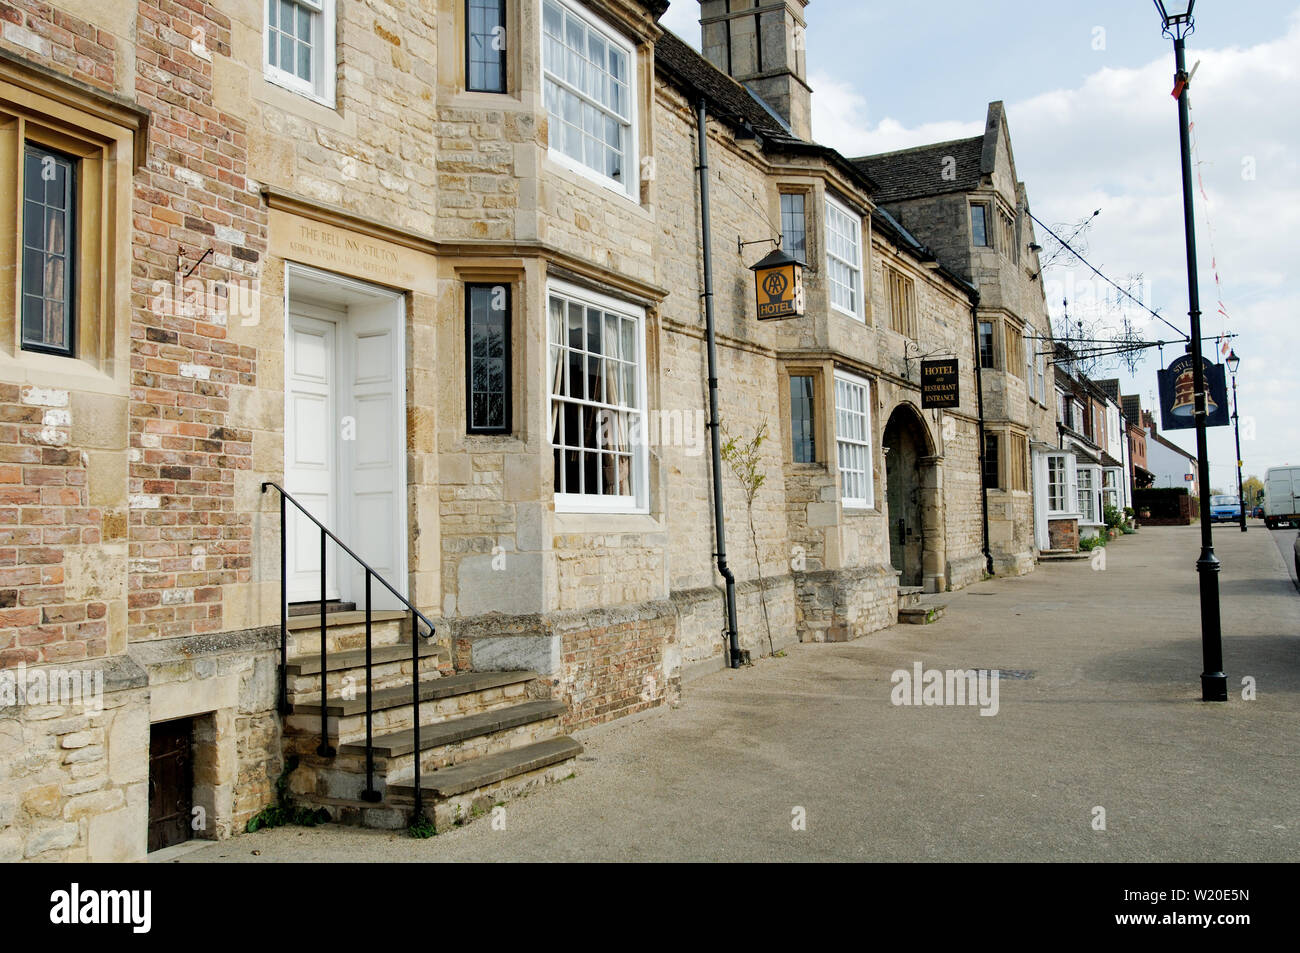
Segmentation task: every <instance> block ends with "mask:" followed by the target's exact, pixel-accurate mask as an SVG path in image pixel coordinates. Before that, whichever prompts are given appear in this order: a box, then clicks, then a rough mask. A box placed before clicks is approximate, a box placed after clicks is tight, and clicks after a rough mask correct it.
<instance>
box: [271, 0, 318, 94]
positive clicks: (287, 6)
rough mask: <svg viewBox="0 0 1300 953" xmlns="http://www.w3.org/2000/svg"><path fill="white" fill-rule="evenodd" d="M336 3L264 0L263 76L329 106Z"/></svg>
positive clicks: (306, 0) (314, 0)
mask: <svg viewBox="0 0 1300 953" xmlns="http://www.w3.org/2000/svg"><path fill="white" fill-rule="evenodd" d="M334 3H335V0H266V62H265V66H266V76H267V78H268V79H270V80H271V81H272V82H274V83H276V84H278V85H280V86H285V87H287V88H289V89H292V90H294V91H295V92H299V93H302V94H304V95H306V96H310V97H312V98H313V99H317V100H320V101H322V102H325V103H327V104H329V105H333V99H334Z"/></svg>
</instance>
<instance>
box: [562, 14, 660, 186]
mask: <svg viewBox="0 0 1300 953" xmlns="http://www.w3.org/2000/svg"><path fill="white" fill-rule="evenodd" d="M632 69H633V55H632V50H631V48H630V47H629V46H627V45H626V44H624V43H623V42H622V41H621V40H618V39H616V38H615V34H614V33H613V31H611V30H608V29H605V28H603V27H602V26H599V25H598V24H597V22H596V21H595V20H594V18H589V17H587V16H584V15H583V14H580V13H579V12H578V8H577V7H576V5H572V4H570V3H568V2H562V0H545V2H544V3H543V5H542V70H543V73H544V76H545V82H544V84H543V87H544V88H543V95H544V98H545V101H546V115H547V128H548V130H549V135H550V147H551V149H552V151H554V152H556V153H559V154H560V155H563V156H566V157H567V158H568V159H570V160H572V161H573V162H575V163H577V164H578V165H580V166H582V167H583V168H585V169H587V170H588V171H590V172H592V173H594V174H595V175H596V176H597V177H599V178H601V179H603V180H606V181H607V182H608V183H609V184H611V185H612V186H613V187H616V188H618V189H619V190H620V191H624V192H627V193H629V194H631V193H632V189H633V188H634V187H635V186H636V185H637V182H638V176H637V175H636V169H635V164H636V160H635V155H634V152H635V148H634V143H633V135H632V129H633V121H632V119H633V101H634V96H635V90H634V88H633V83H632Z"/></svg>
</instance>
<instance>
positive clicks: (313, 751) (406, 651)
mask: <svg viewBox="0 0 1300 953" xmlns="http://www.w3.org/2000/svg"><path fill="white" fill-rule="evenodd" d="M318 608H319V607H317V609H318ZM329 608H330V609H332V610H333V611H330V612H328V613H327V615H326V619H325V631H324V632H323V633H322V632H321V629H320V622H321V619H320V615H319V611H317V612H316V613H314V614H306V615H297V616H292V617H290V619H289V622H288V628H289V633H290V637H291V643H290V652H291V656H292V657H291V658H290V659H289V660H288V661H287V663H286V666H285V679H286V686H287V688H288V696H289V697H288V701H289V711H288V713H287V714H286V715H285V716H284V719H283V727H284V730H283V733H282V745H283V748H284V751H285V754H286V755H294V756H296V757H297V767H296V769H295V770H294V772H293V774H292V775H291V776H290V778H289V790H290V793H291V796H292V798H293V801H294V803H295V804H298V805H301V806H304V807H318V808H324V809H325V810H326V811H328V812H329V815H330V817H331V819H332V820H334V821H338V822H341V823H350V824H361V825H364V826H366V827H378V828H384V829H397V828H401V827H404V826H406V824H407V823H409V821H410V820H411V817H412V813H413V809H414V803H415V801H414V790H413V788H412V783H413V779H414V777H415V768H416V759H417V758H418V759H419V767H420V772H421V780H422V782H424V783H422V784H421V788H422V791H423V793H422V795H421V797H422V800H423V806H424V809H425V815H426V817H427V818H430V819H433V821H434V823H435V825H437V827H438V829H445V828H446V827H449V826H451V825H452V824H456V823H461V822H463V821H464V820H467V819H469V818H470V817H473V816H477V815H478V814H479V813H483V812H484V811H485V810H486V806H490V805H492V804H495V803H497V802H499V801H501V800H504V799H506V798H508V797H512V796H514V795H516V794H520V793H523V792H525V791H528V790H532V789H533V788H535V787H537V786H538V785H541V784H545V783H547V782H549V781H555V780H559V779H562V778H564V777H568V776H570V775H572V774H573V769H574V759H575V758H576V757H577V752H579V751H581V750H582V748H581V746H580V745H578V743H577V742H575V741H573V740H572V739H570V738H567V737H565V736H564V735H563V718H564V715H565V714H566V713H567V711H568V708H567V706H566V705H565V704H564V703H563V702H561V701H553V700H551V699H549V698H546V697H544V696H545V695H547V694H549V689H548V687H547V686H546V685H545V684H544V683H542V682H540V681H539V680H538V678H537V675H536V673H534V672H531V671H505V672H497V671H483V672H463V673H460V674H451V670H450V666H449V665H448V663H447V662H446V661H445V659H444V657H443V656H444V655H445V653H444V652H442V651H440V646H439V645H438V644H437V643H436V642H430V641H426V640H424V639H421V641H420V645H419V648H418V662H417V660H416V659H414V658H412V647H411V641H410V639H411V632H410V622H409V618H410V616H409V613H406V612H391V611H383V612H379V611H375V612H372V613H371V674H372V679H371V685H370V691H369V693H368V694H367V691H366V669H365V662H366V652H365V644H366V629H365V613H364V612H357V611H354V610H352V609H351V608H350V607H349V606H347V605H339V606H331V607H329ZM322 637H323V638H324V640H325V645H326V649H327V657H326V660H325V665H324V671H322V666H321V660H320V646H321V639H322ZM445 647H446V646H445V645H444V646H442V648H443V649H445ZM417 669H418V671H417ZM413 678H415V679H417V681H416V682H415V684H414V686H413V685H412V679H413ZM413 688H415V690H416V691H418V692H419V699H420V743H419V750H418V751H417V750H416V744H415V720H414V715H415V706H414V704H413V703H412V689H413ZM322 696H324V700H323V701H322ZM367 698H369V702H370V706H371V717H370V726H369V727H370V731H371V762H372V766H373V775H371V776H370V778H368V777H367V770H366V768H367V757H366V730H367V718H366V703H367ZM322 713H323V714H324V717H325V726H324V730H325V735H326V737H325V739H324V741H325V744H326V746H327V747H328V748H329V749H331V750H330V752H329V753H327V754H324V755H322V754H321V753H320V752H319V751H318V749H319V747H320V745H321V741H322V739H321V715H322ZM431 778H434V779H436V780H435V781H434V782H433V787H430V786H429V779H431ZM372 786H373V790H368V789H369V788H371V787H372ZM399 789H404V792H399Z"/></svg>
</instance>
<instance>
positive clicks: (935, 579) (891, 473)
mask: <svg viewBox="0 0 1300 953" xmlns="http://www.w3.org/2000/svg"><path fill="white" fill-rule="evenodd" d="M881 443H882V445H883V447H884V450H885V471H886V487H887V490H886V492H887V499H888V502H889V542H890V557H891V560H892V561H893V563H894V568H895V569H896V570H899V585H900V586H921V587H922V588H923V589H924V590H925V591H926V592H943V591H945V590H946V589H947V587H948V586H947V582H948V580H947V576H946V569H945V567H946V565H947V553H946V545H945V532H944V508H943V468H942V463H943V455H942V454H938V453H936V452H935V446H934V440H933V438H932V437H931V435H930V432H929V429H928V428H927V427H926V425H925V418H924V417H923V416H922V415H921V413H920V412H919V411H918V410H917V409H916V407H915V406H914V405H913V404H911V403H909V402H903V403H900V404H898V405H897V406H896V407H895V408H894V410H893V411H892V412H891V413H890V415H889V417H888V419H887V422H886V424H885V429H884V432H883V435H882V438H881ZM900 509H901V512H900ZM900 519H902V521H903V522H902V524H901V525H902V530H901V531H900V529H899V527H900V523H899V520H900Z"/></svg>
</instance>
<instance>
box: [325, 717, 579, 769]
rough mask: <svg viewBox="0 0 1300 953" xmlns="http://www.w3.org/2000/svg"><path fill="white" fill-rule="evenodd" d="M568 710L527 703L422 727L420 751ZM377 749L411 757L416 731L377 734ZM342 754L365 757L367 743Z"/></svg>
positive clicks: (346, 748)
mask: <svg viewBox="0 0 1300 953" xmlns="http://www.w3.org/2000/svg"><path fill="white" fill-rule="evenodd" d="M567 708H568V706H566V705H565V704H564V702H562V701H534V702H524V703H523V704H522V705H511V706H510V707H509V708H498V709H496V710H495V711H487V712H482V713H480V714H477V715H466V716H465V717H463V718H452V719H450V720H448V721H440V722H438V723H437V724H433V725H421V726H420V750H421V751H428V750H430V749H432V748H441V747H442V746H443V745H449V744H455V743H456V742H458V741H467V740H469V739H470V738H479V737H482V736H483V735H490V734H495V733H496V732H499V731H509V730H510V729H512V728H520V727H522V726H524V725H531V724H533V723H534V722H539V721H546V720H547V719H550V718H558V717H560V716H561V715H563V714H564V713H565V711H566V710H567ZM374 749H375V757H376V758H385V759H391V758H398V757H401V756H403V755H409V754H412V753H413V752H414V751H415V731H414V730H413V729H410V728H406V729H403V730H401V731H394V732H390V733H388V734H383V735H376V736H375V738H374ZM339 753H340V754H347V755H358V756H360V757H363V758H364V757H365V754H366V746H365V743H364V742H352V743H350V744H345V745H341V746H340V747H339ZM476 760H477V759H476ZM466 763H468V762H466ZM443 770H445V769H443Z"/></svg>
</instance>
